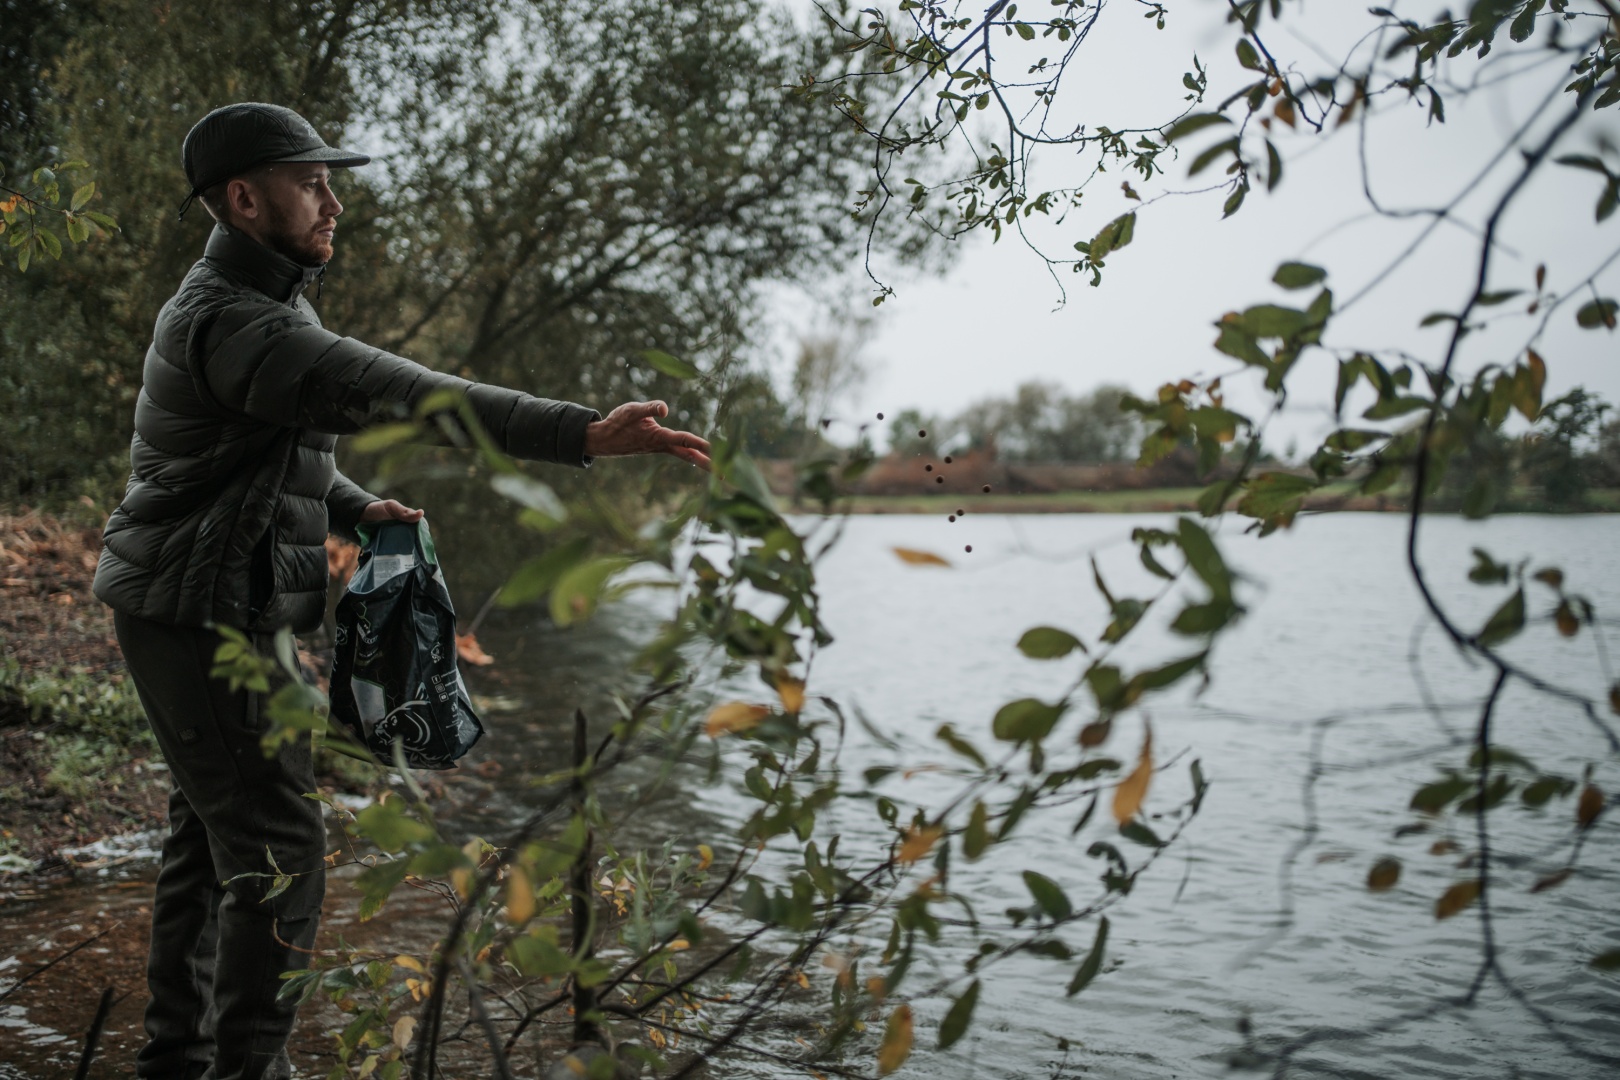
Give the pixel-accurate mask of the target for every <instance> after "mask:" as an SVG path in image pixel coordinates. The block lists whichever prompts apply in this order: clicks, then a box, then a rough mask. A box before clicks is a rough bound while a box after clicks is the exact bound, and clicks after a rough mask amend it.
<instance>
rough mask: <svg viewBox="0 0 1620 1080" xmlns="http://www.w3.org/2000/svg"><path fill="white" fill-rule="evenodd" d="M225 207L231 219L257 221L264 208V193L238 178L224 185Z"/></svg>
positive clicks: (250, 183)
mask: <svg viewBox="0 0 1620 1080" xmlns="http://www.w3.org/2000/svg"><path fill="white" fill-rule="evenodd" d="M225 206H226V208H227V209H228V210H229V212H230V216H232V217H236V218H240V219H242V220H244V221H257V220H258V218H259V214H260V213H261V212H262V210H263V208H264V193H263V192H261V191H260V190H259V189H258V188H257V187H255V186H254V185H253V183H252V182H251V181H249V180H245V179H242V178H241V177H238V178H237V179H235V180H232V181H231V182H230V183H228V184H226V185H225Z"/></svg>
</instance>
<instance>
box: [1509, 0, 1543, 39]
mask: <svg viewBox="0 0 1620 1080" xmlns="http://www.w3.org/2000/svg"><path fill="white" fill-rule="evenodd" d="M1542 2H1543V0H1530V3H1528V4H1526V5H1524V10H1523V11H1521V12H1519V17H1518V18H1516V19H1514V20H1513V25H1512V26H1511V27H1509V28H1508V36H1509V37H1511V38H1512V39H1513V40H1514V41H1528V40H1529V39H1530V35H1531V34H1533V33H1535V32H1536V13H1537V12H1539V11H1540V10H1541V7H1542Z"/></svg>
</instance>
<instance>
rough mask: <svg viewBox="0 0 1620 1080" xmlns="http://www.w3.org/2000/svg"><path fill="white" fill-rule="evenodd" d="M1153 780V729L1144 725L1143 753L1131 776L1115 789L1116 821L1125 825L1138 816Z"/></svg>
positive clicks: (1144, 723)
mask: <svg viewBox="0 0 1620 1080" xmlns="http://www.w3.org/2000/svg"><path fill="white" fill-rule="evenodd" d="M1152 778H1153V729H1152V728H1150V727H1148V725H1147V722H1146V721H1143V723H1142V753H1141V756H1140V757H1138V758H1137V759H1136V768H1134V769H1132V770H1131V775H1129V776H1127V777H1126V778H1125V779H1124V780H1121V781H1120V783H1119V787H1117V788H1115V789H1114V820H1115V821H1117V822H1118V823H1119V824H1121V825H1123V824H1125V823H1126V822H1127V821H1129V820H1131V818H1133V817H1135V816H1136V812H1137V811H1138V810H1140V809H1142V802H1143V800H1144V799H1146V798H1147V790H1148V781H1149V780H1151V779H1152Z"/></svg>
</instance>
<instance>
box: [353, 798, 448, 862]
mask: <svg viewBox="0 0 1620 1080" xmlns="http://www.w3.org/2000/svg"><path fill="white" fill-rule="evenodd" d="M354 828H355V831H356V832H357V833H359V834H360V835H361V836H364V837H366V838H367V839H369V840H370V841H371V842H372V843H374V844H376V845H377V846H378V847H380V848H382V849H383V850H384V851H387V852H395V851H401V850H403V849H405V848H406V847H408V846H410V845H412V844H420V843H423V842H424V841H427V840H431V839H433V830H432V828H430V827H429V826H427V825H425V824H423V823H422V822H420V821H418V820H416V819H415V818H412V817H406V816H405V814H404V813H403V812H402V810H401V809H400V805H399V802H398V800H396V799H389V800H388V801H387V802H385V803H373V804H372V805H370V806H368V807H366V808H365V809H364V810H362V811H360V813H359V814H358V815H357V816H356V817H355V819H354Z"/></svg>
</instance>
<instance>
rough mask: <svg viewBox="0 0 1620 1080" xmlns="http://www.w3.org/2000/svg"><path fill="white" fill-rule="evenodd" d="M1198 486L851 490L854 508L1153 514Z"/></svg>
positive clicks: (1186, 501)
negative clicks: (1017, 491)
mask: <svg viewBox="0 0 1620 1080" xmlns="http://www.w3.org/2000/svg"><path fill="white" fill-rule="evenodd" d="M1202 490H1203V489H1202V488H1196V487H1187V488H1149V489H1146V490H1143V491H1047V492H1036V493H1029V494H1023V495H998V494H996V493H995V492H991V493H990V494H988V495H985V494H982V493H978V492H975V493H973V494H969V495H855V496H852V497H851V498H850V500H849V508H850V510H851V512H852V513H856V514H949V513H952V512H953V511H954V510H955V509H956V508H957V507H962V508H964V509H966V510H967V511H968V512H969V513H979V514H1151V513H1166V512H1174V511H1179V510H1191V509H1192V508H1193V504H1194V503H1195V502H1196V501H1197V499H1198V493H1199V492H1200V491H1202Z"/></svg>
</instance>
